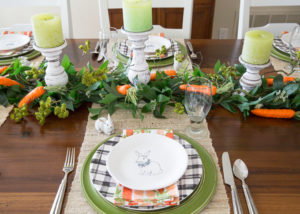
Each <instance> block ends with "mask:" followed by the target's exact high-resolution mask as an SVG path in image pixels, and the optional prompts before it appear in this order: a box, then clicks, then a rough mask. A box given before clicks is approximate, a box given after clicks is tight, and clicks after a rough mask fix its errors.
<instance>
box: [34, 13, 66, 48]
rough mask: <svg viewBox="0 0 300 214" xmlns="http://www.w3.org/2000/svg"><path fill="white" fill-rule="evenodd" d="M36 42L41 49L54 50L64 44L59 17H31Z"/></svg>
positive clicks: (39, 15) (44, 15) (42, 15)
mask: <svg viewBox="0 0 300 214" xmlns="http://www.w3.org/2000/svg"><path fill="white" fill-rule="evenodd" d="M31 23H32V26H33V35H34V40H35V43H36V45H37V46H39V47H41V48H54V47H58V46H61V45H62V44H63V43H64V36H63V32H62V26H61V20H60V17H59V16H58V15H54V14H50V13H45V14H37V15H34V16H32V17H31Z"/></svg>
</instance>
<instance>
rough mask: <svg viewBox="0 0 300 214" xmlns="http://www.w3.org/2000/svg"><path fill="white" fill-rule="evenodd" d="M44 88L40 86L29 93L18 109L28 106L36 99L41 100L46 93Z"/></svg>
mask: <svg viewBox="0 0 300 214" xmlns="http://www.w3.org/2000/svg"><path fill="white" fill-rule="evenodd" d="M45 92H46V91H45V89H44V86H39V87H36V88H35V89H33V90H32V91H31V92H29V93H28V94H27V95H26V96H25V97H23V99H22V100H21V101H20V102H19V105H18V107H19V108H21V107H22V106H23V105H25V104H26V105H27V104H29V103H31V102H32V101H34V100H35V99H37V98H39V97H40V96H42V95H43V94H44V93H45Z"/></svg>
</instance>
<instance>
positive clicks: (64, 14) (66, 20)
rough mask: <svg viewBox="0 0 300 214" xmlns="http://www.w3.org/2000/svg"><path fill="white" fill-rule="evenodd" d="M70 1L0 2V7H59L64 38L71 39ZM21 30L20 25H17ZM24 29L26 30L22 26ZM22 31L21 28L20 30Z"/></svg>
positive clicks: (19, 0) (8, 0) (4, 0)
mask: <svg viewBox="0 0 300 214" xmlns="http://www.w3.org/2000/svg"><path fill="white" fill-rule="evenodd" d="M69 1H70V0H0V5H1V7H24V8H28V7H51V6H52V7H59V8H60V16H61V22H62V28H63V33H64V37H65V38H72V36H73V31H72V23H71V14H70V3H69ZM17 26H18V27H20V28H22V25H17ZM23 27H24V28H25V29H27V28H28V25H27V24H24V25H23ZM22 29H23V28H22Z"/></svg>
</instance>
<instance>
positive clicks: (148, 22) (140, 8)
mask: <svg viewBox="0 0 300 214" xmlns="http://www.w3.org/2000/svg"><path fill="white" fill-rule="evenodd" d="M123 23H124V29H125V30H126V31H130V32H144V31H148V30H151V29H152V0H123Z"/></svg>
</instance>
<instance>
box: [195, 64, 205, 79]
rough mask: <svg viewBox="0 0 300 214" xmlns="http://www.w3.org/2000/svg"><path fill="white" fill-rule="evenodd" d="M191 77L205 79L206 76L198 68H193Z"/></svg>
mask: <svg viewBox="0 0 300 214" xmlns="http://www.w3.org/2000/svg"><path fill="white" fill-rule="evenodd" d="M193 76H194V77H198V76H199V77H206V74H205V73H204V72H202V71H201V70H200V68H199V67H197V66H194V71H193Z"/></svg>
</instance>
